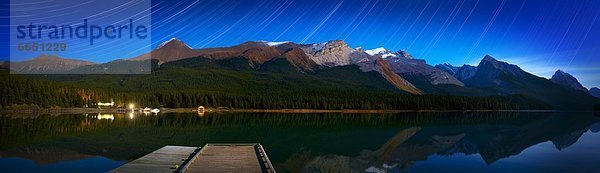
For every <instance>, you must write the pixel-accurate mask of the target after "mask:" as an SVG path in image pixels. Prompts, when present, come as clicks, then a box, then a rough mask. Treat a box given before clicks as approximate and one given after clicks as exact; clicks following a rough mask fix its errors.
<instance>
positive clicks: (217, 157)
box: [184, 144, 262, 173]
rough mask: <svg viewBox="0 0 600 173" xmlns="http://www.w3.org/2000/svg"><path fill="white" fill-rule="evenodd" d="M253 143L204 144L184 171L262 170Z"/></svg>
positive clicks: (193, 172) (199, 172)
mask: <svg viewBox="0 0 600 173" xmlns="http://www.w3.org/2000/svg"><path fill="white" fill-rule="evenodd" d="M260 164H261V163H260V162H259V160H258V159H257V155H256V150H255V147H254V145H210V144H207V145H205V146H204V147H203V148H202V150H200V152H199V153H198V156H197V157H195V159H194V160H192V161H191V162H190V164H189V165H188V167H187V169H185V171H184V172H186V173H205V172H257V173H258V172H262V170H261V165H260Z"/></svg>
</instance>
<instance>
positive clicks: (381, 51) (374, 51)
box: [365, 47, 390, 56]
mask: <svg viewBox="0 0 600 173" xmlns="http://www.w3.org/2000/svg"><path fill="white" fill-rule="evenodd" d="M389 52H390V51H389V50H387V49H385V48H383V47H379V48H375V49H371V50H365V53H367V54H369V55H371V56H374V55H379V54H384V53H389Z"/></svg>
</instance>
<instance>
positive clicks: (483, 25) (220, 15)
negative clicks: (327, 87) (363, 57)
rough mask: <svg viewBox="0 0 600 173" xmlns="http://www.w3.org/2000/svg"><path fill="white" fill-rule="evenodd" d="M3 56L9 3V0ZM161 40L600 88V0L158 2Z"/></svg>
mask: <svg viewBox="0 0 600 173" xmlns="http://www.w3.org/2000/svg"><path fill="white" fill-rule="evenodd" d="M2 2H3V3H2V6H1V7H0V8H1V11H0V12H1V16H0V22H2V23H1V26H2V28H0V34H1V36H2V38H3V39H2V44H0V46H2V50H3V51H2V54H0V56H1V57H3V58H4V59H7V58H6V57H8V56H9V53H8V51H6V50H7V48H8V44H9V41H8V34H7V33H8V26H9V19H8V17H7V16H8V14H9V10H8V9H9V5H8V1H7V0H2ZM152 6H153V7H152V42H153V45H152V47H156V45H158V44H160V43H161V42H163V41H165V40H168V39H170V38H172V37H177V38H179V39H180V40H182V41H184V42H186V43H187V44H188V45H190V46H191V47H194V48H204V47H218V46H231V45H236V44H239V43H242V42H245V41H257V40H266V41H293V42H296V43H315V42H325V41H329V40H335V39H342V40H345V41H346V42H347V43H348V44H349V45H350V46H351V47H363V48H365V49H373V48H377V47H385V48H387V49H390V50H393V51H395V50H400V49H402V50H406V51H408V52H410V53H411V54H412V55H413V56H415V57H417V58H422V59H426V60H427V62H428V63H429V64H432V65H435V64H439V63H450V64H453V65H462V64H472V65H476V64H478V62H479V60H481V59H482V58H483V56H484V55H486V54H489V55H492V56H494V57H496V58H497V59H499V60H502V61H507V62H509V63H513V64H517V65H519V66H521V67H522V68H523V69H525V70H526V71H529V72H532V73H534V74H536V75H540V76H544V77H550V76H551V75H552V74H553V73H554V71H556V70H557V69H562V70H564V71H566V72H569V73H571V74H573V75H574V76H575V77H577V78H578V79H579V80H580V82H582V83H583V84H584V86H586V87H588V88H589V87H592V86H600V62H599V61H598V58H599V57H598V56H597V55H598V54H600V39H598V38H600V24H598V22H597V20H600V19H598V17H599V14H600V10H598V9H600V1H597V0H327V1H324V0H314V1H309V0H279V1H275V0H195V1H194V0H191V1H173V0H154V1H152Z"/></svg>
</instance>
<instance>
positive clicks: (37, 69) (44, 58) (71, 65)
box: [10, 55, 95, 74]
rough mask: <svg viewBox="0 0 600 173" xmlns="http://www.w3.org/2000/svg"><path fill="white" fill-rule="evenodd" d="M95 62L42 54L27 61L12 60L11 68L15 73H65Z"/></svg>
mask: <svg viewBox="0 0 600 173" xmlns="http://www.w3.org/2000/svg"><path fill="white" fill-rule="evenodd" d="M93 64H95V63H93V62H89V61H82V60H75V59H67V58H61V57H58V56H55V55H40V56H38V57H36V58H33V59H31V60H27V61H22V62H11V63H10V68H11V71H13V72H14V73H20V74H65V73H69V72H70V70H73V69H76V68H78V67H82V66H86V65H93Z"/></svg>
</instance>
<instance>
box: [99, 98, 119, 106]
mask: <svg viewBox="0 0 600 173" xmlns="http://www.w3.org/2000/svg"><path fill="white" fill-rule="evenodd" d="M96 105H98V107H113V106H115V101H113V100H112V99H111V101H110V103H103V102H98V103H97V104H96Z"/></svg>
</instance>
